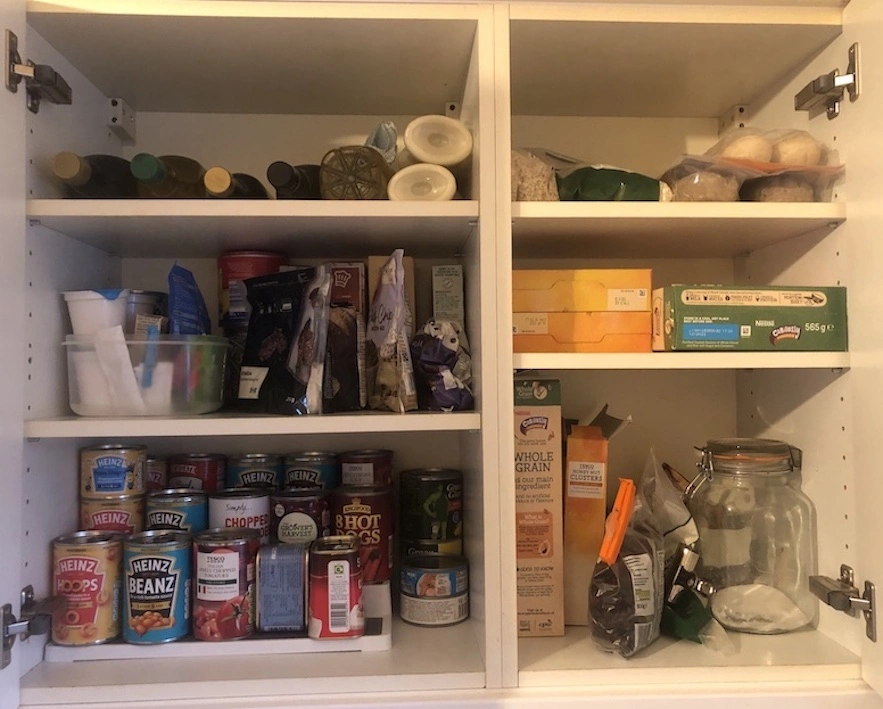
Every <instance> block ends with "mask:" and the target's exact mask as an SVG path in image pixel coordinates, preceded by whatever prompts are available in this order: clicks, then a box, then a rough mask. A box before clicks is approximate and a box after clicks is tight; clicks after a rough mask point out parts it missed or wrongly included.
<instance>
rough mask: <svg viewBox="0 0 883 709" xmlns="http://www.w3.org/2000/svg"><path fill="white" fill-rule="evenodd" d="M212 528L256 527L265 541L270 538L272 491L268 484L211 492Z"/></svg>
mask: <svg viewBox="0 0 883 709" xmlns="http://www.w3.org/2000/svg"><path fill="white" fill-rule="evenodd" d="M208 524H209V527H210V528H212V529H256V530H258V532H260V539H261V543H262V544H266V543H267V542H268V541H269V539H270V493H269V491H268V490H267V489H266V488H259V487H240V488H236V489H233V490H224V491H222V492H218V493H215V494H214V495H209V498H208Z"/></svg>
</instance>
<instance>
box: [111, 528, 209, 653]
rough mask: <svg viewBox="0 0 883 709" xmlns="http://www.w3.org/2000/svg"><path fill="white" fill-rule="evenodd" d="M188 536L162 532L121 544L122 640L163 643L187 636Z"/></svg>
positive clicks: (135, 536)
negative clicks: (122, 585) (123, 620)
mask: <svg viewBox="0 0 883 709" xmlns="http://www.w3.org/2000/svg"><path fill="white" fill-rule="evenodd" d="M190 545H191V542H190V535H189V534H187V533H186V532H178V531H172V530H165V529H157V530H152V531H148V532H141V534H135V535H133V536H131V537H129V538H128V539H126V540H125V541H124V542H123V578H124V589H123V618H124V619H125V622H124V624H123V640H125V641H126V642H127V643H134V644H136V645H152V644H154V643H167V642H171V641H173V640H177V639H178V638H183V637H184V636H185V635H188V634H189V633H190V584H191V555H192V553H191V549H190Z"/></svg>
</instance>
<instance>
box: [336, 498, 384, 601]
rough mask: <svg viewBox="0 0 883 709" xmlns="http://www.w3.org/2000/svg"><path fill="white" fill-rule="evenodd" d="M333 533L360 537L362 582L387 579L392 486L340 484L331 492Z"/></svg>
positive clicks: (376, 581) (377, 581)
mask: <svg viewBox="0 0 883 709" xmlns="http://www.w3.org/2000/svg"><path fill="white" fill-rule="evenodd" d="M331 518H332V520H333V524H334V533H335V534H338V535H341V534H355V535H357V536H358V537H359V539H360V540H361V542H362V543H361V545H360V547H359V555H360V557H361V562H362V582H363V583H366V584H368V583H381V582H383V581H389V579H390V571H391V570H392V557H393V554H392V544H393V529H394V524H395V517H394V514H393V501H392V488H390V487H339V488H337V489H336V490H334V491H332V493H331Z"/></svg>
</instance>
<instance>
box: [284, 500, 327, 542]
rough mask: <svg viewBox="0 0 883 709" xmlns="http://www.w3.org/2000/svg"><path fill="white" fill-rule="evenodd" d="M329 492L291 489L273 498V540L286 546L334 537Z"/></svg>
mask: <svg viewBox="0 0 883 709" xmlns="http://www.w3.org/2000/svg"><path fill="white" fill-rule="evenodd" d="M328 495H329V493H328V491H327V490H322V489H321V488H289V489H287V490H280V491H279V492H274V493H273V494H271V495H270V538H271V539H272V540H273V541H276V542H281V543H282V544H303V543H307V544H309V543H310V542H311V541H313V540H314V539H318V538H319V537H328V536H331V507H330V504H329V502H328Z"/></svg>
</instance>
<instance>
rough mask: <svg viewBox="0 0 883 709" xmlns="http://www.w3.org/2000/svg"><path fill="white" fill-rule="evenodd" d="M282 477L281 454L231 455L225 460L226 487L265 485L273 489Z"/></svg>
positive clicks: (277, 485)
mask: <svg viewBox="0 0 883 709" xmlns="http://www.w3.org/2000/svg"><path fill="white" fill-rule="evenodd" d="M281 479H282V456H281V455H268V454H264V453H246V454H245V455H231V456H230V458H229V459H228V460H227V487H228V488H231V487H265V488H269V489H271V490H275V489H276V488H278V487H279V481H280V480H281Z"/></svg>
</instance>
